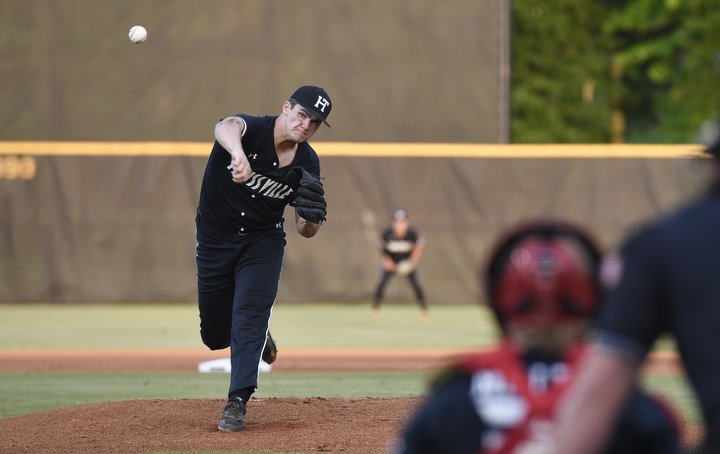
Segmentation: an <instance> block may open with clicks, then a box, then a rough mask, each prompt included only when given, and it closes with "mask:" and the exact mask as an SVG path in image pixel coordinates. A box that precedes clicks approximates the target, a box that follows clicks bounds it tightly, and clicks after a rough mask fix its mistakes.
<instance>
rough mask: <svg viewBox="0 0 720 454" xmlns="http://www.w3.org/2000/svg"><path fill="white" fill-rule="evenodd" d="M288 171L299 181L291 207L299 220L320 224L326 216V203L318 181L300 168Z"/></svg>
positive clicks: (323, 190) (323, 191)
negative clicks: (295, 211)
mask: <svg viewBox="0 0 720 454" xmlns="http://www.w3.org/2000/svg"><path fill="white" fill-rule="evenodd" d="M290 170H291V171H292V172H294V173H295V174H296V175H297V177H298V181H299V187H298V190H297V197H296V198H295V201H294V202H293V203H292V205H293V206H294V207H295V208H296V209H297V212H298V214H299V215H300V217H301V218H303V219H305V220H308V221H310V222H312V223H313V224H322V223H323V221H325V216H326V215H327V203H326V202H325V197H324V195H325V189H323V185H322V183H321V182H320V179H319V178H318V177H316V176H314V175H312V174H311V173H309V172H308V171H307V170H305V169H303V168H302V167H298V166H296V167H293V168H292V169H290Z"/></svg>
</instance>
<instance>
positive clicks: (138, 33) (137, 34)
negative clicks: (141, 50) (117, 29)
mask: <svg viewBox="0 0 720 454" xmlns="http://www.w3.org/2000/svg"><path fill="white" fill-rule="evenodd" d="M128 37H129V38H130V41H132V42H133V43H135V44H140V43H142V42H145V40H146V39H147V30H145V27H143V26H142V25H133V26H132V27H130V32H128Z"/></svg>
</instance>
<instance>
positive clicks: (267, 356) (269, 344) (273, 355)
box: [262, 331, 278, 364]
mask: <svg viewBox="0 0 720 454" xmlns="http://www.w3.org/2000/svg"><path fill="white" fill-rule="evenodd" d="M277 353H278V350H277V345H276V344H275V339H273V337H272V336H271V335H270V331H268V333H267V339H266V340H265V348H264V349H263V352H262V360H263V361H265V362H266V363H268V364H272V363H274V362H275V360H276V359H277Z"/></svg>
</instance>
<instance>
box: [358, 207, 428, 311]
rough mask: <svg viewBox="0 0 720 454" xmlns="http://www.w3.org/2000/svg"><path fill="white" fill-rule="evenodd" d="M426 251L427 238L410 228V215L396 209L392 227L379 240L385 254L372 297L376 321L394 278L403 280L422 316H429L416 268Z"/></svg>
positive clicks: (383, 254)
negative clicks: (390, 282) (386, 292)
mask: <svg viewBox="0 0 720 454" xmlns="http://www.w3.org/2000/svg"><path fill="white" fill-rule="evenodd" d="M424 247H425V238H424V237H423V236H422V235H421V234H420V232H419V231H417V230H416V229H415V228H414V227H412V226H411V225H410V221H409V219H408V215H407V212H406V211H405V210H403V209H397V210H395V211H394V212H393V217H392V224H391V225H389V226H388V227H386V228H385V230H384V231H383V233H382V236H381V237H380V248H381V250H382V267H381V269H380V280H379V281H378V284H377V287H376V288H375V293H374V296H373V305H372V308H373V317H377V316H378V315H379V311H380V303H381V302H382V300H383V297H384V295H385V286H386V285H387V283H388V281H389V280H390V278H391V277H393V276H394V275H396V274H397V275H399V276H404V277H406V278H407V280H408V282H410V285H411V286H412V288H413V291H414V292H415V299H416V300H417V302H418V304H419V305H420V311H421V314H422V315H423V316H427V310H428V307H427V302H426V301H425V293H424V292H423V289H422V286H420V278H419V277H418V272H417V266H418V263H420V257H422V253H423V248H424Z"/></svg>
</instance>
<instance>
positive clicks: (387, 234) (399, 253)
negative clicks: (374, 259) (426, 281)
mask: <svg viewBox="0 0 720 454" xmlns="http://www.w3.org/2000/svg"><path fill="white" fill-rule="evenodd" d="M380 241H381V247H382V251H383V254H386V255H389V256H390V258H391V259H392V261H393V262H395V263H398V262H400V261H402V260H405V259H407V258H409V257H410V254H412V251H413V249H414V248H415V245H416V244H417V245H421V246H422V245H423V244H424V243H425V239H424V238H423V236H422V235H421V234H420V233H419V232H418V231H417V230H415V229H413V228H412V227H409V228H408V230H407V232H406V233H405V236H403V237H402V238H398V237H396V236H395V233H393V229H392V226H390V227H387V228H386V229H385V231H383V234H382V237H381V240H380Z"/></svg>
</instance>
